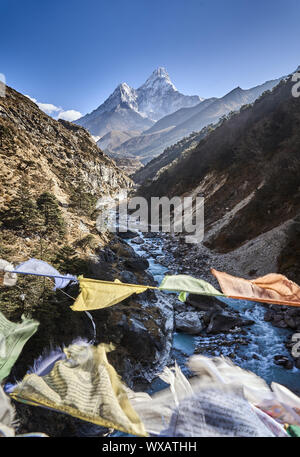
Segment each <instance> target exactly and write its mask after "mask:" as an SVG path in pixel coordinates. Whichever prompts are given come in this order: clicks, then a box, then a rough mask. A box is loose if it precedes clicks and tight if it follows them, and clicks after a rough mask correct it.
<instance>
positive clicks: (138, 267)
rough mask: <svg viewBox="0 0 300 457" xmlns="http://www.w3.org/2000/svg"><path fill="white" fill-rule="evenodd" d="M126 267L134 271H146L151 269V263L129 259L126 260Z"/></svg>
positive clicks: (144, 260) (139, 258) (140, 259)
mask: <svg viewBox="0 0 300 457" xmlns="http://www.w3.org/2000/svg"><path fill="white" fill-rule="evenodd" d="M124 265H125V266H126V267H128V268H129V269H130V270H133V271H144V270H146V269H147V268H148V267H149V262H148V260H147V259H142V258H141V257H138V258H133V257H131V258H129V259H126V260H125V262H124Z"/></svg>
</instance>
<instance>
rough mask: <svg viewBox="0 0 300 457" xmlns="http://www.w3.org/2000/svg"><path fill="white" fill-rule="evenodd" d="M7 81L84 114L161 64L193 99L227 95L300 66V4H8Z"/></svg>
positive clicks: (237, 0)
mask: <svg viewBox="0 0 300 457" xmlns="http://www.w3.org/2000/svg"><path fill="white" fill-rule="evenodd" d="M0 8H1V10H0V15H1V29H0V56H1V59H0V73H3V74H4V75H5V76H6V82H7V84H8V85H9V86H11V87H14V88H15V89H17V90H19V91H20V92H22V93H24V94H28V95H30V96H31V97H33V98H35V99H36V100H38V101H39V102H43V103H49V104H53V105H55V106H56V107H59V108H62V109H64V110H71V109H72V110H77V111H79V112H81V113H83V114H85V113H86V112H89V111H91V110H92V109H94V108H96V107H97V106H98V105H99V104H100V103H102V102H103V101H104V100H105V99H106V98H107V97H108V96H109V95H110V93H111V92H112V91H113V90H114V89H115V87H116V86H117V85H118V84H119V83H121V82H124V81H125V82H127V83H128V84H129V85H130V86H132V87H138V86H140V85H141V84H142V83H143V82H144V81H145V79H146V78H147V77H148V76H149V75H150V74H151V72H152V71H153V70H154V69H155V68H156V67H158V66H164V67H166V69H167V70H168V72H169V74H170V77H171V79H172V81H173V83H174V84H175V86H176V87H177V88H178V90H180V91H181V92H183V93H185V94H190V95H192V94H197V95H200V96H201V97H210V96H217V97H218V96H222V95H224V94H225V93H226V92H228V91H230V90H231V89H232V88H234V87H236V86H238V85H239V86H241V87H242V88H245V89H246V88H249V87H252V86H254V85H257V84H260V83H262V82H264V81H266V80H268V79H274V78H276V77H278V76H281V75H284V74H288V73H290V72H292V71H294V70H295V69H296V68H297V66H298V65H299V64H300V56H299V19H300V1H299V0H260V1H258V0H215V1H214V0H110V1H109V0H85V1H79V0H39V1H37V0H26V1H24V0H1V1H0Z"/></svg>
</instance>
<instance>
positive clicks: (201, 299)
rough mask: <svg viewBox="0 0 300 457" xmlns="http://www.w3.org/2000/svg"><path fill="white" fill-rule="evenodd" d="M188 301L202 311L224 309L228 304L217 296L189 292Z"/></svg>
mask: <svg viewBox="0 0 300 457" xmlns="http://www.w3.org/2000/svg"><path fill="white" fill-rule="evenodd" d="M186 303H187V304H189V305H191V306H193V307H194V308H197V309H198V310H200V311H210V312H212V311H222V309H224V308H226V307H227V305H226V304H225V303H223V302H221V301H220V300H218V299H217V298H215V297H210V296H205V295H196V294H189V296H188V298H187V300H186Z"/></svg>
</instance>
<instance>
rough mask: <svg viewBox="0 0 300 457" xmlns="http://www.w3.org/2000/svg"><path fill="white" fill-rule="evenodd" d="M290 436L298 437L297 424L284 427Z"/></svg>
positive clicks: (299, 435) (299, 429) (299, 434)
mask: <svg viewBox="0 0 300 457" xmlns="http://www.w3.org/2000/svg"><path fill="white" fill-rule="evenodd" d="M286 431H287V432H288V434H289V435H290V436H294V437H297V438H300V427H299V425H289V426H288V428H287V429H286Z"/></svg>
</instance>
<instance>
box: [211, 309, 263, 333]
mask: <svg viewBox="0 0 300 457" xmlns="http://www.w3.org/2000/svg"><path fill="white" fill-rule="evenodd" d="M253 323H254V321H251V320H244V319H241V318H240V317H235V316H233V315H230V314H225V313H216V314H214V315H213V316H212V318H211V320H210V323H209V325H208V327H207V330H206V331H207V333H223V332H228V331H229V330H231V329H234V328H235V327H240V326H244V325H252V324H253Z"/></svg>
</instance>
